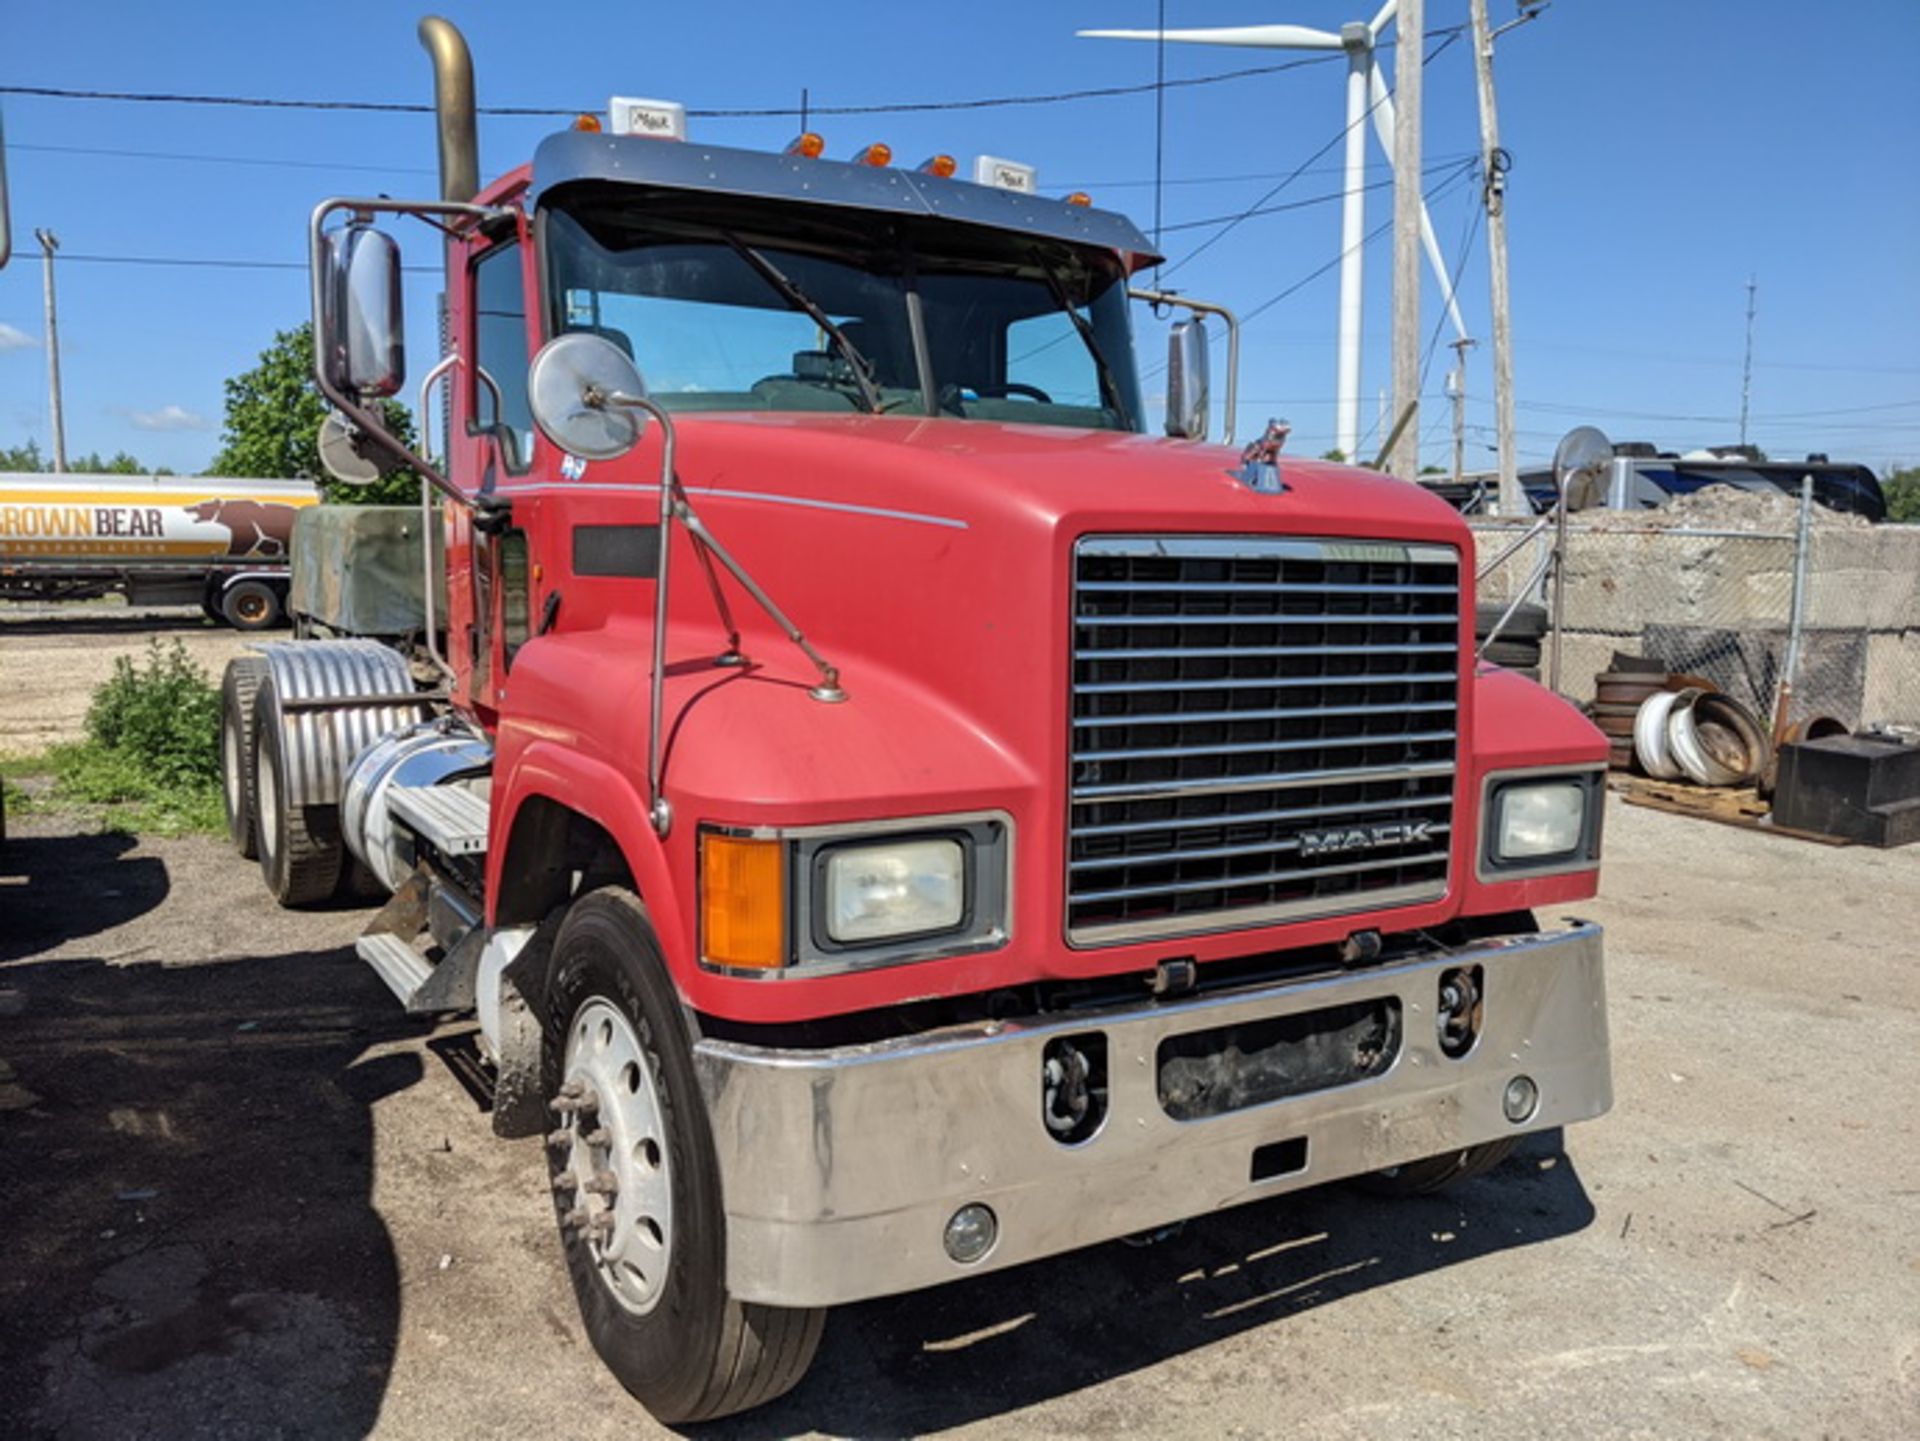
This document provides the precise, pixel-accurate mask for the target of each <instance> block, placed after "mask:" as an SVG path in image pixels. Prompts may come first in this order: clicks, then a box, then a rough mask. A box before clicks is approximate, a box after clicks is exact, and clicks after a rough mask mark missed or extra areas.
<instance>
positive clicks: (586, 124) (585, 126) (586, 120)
mask: <svg viewBox="0 0 1920 1441" xmlns="http://www.w3.org/2000/svg"><path fill="white" fill-rule="evenodd" d="M573 128H574V129H575V130H584V131H586V132H587V133H588V134H590V135H598V134H599V133H600V117H599V116H598V115H576V116H574V117H573Z"/></svg>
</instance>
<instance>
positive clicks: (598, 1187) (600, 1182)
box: [583, 1171, 620, 1198]
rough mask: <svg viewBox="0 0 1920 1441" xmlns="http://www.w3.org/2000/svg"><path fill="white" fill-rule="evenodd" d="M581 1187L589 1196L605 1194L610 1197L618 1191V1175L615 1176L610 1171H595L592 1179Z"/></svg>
mask: <svg viewBox="0 0 1920 1441" xmlns="http://www.w3.org/2000/svg"><path fill="white" fill-rule="evenodd" d="M583 1189H584V1190H585V1191H586V1193H587V1194H588V1195H589V1196H606V1197H609V1198H611V1197H612V1196H613V1195H614V1194H615V1193H616V1192H618V1191H619V1189H620V1180H619V1177H617V1176H615V1175H614V1174H613V1172H611V1171H595V1172H594V1173H593V1177H592V1179H590V1180H589V1181H588V1182H587V1184H586V1186H585V1187H584V1188H583Z"/></svg>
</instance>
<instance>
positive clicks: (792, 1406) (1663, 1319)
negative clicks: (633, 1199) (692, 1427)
mask: <svg viewBox="0 0 1920 1441" xmlns="http://www.w3.org/2000/svg"><path fill="white" fill-rule="evenodd" d="M29 639H31V637H30V636H22V635H20V634H19V633H17V632H7V633H6V638H5V641H4V642H0V644H4V647H5V648H4V650H3V651H0V665H4V666H5V667H6V671H7V675H8V677H9V679H11V677H12V676H13V675H14V674H15V669H14V667H15V663H16V661H17V658H18V656H19V654H20V653H21V650H22V648H23V641H25V640H29ZM117 639H118V638H117ZM102 648H103V649H104V646H103V647H102ZM53 829H54V828H53V827H52V826H50V824H49V823H48V822H46V821H44V820H35V821H33V822H32V823H31V825H28V826H19V827H16V830H15V836H14V839H13V841H12V842H11V843H10V845H9V847H8V848H7V850H6V851H5V852H4V853H0V1178H4V1180H0V1234H4V1235H5V1236H6V1238H7V1244H6V1248H5V1251H4V1260H0V1417H4V1418H6V1420H5V1421H4V1423H0V1433H4V1434H6V1435H8V1436H15V1435H22V1436H57V1437H61V1438H74V1441H78V1438H107V1437H147V1436H151V1437H165V1438H169V1441H171V1438H188V1437H202V1436H204V1437H255V1436H286V1437H324V1438H332V1437H351V1436H358V1435H362V1434H369V1433H371V1434H375V1435H378V1436H382V1437H392V1438H421V1441H425V1438H440V1437H445V1436H449V1435H456V1436H462V1437H495V1436H500V1437H531V1436H549V1435H564V1436H567V1437H573V1438H587V1437H598V1436H608V1437H612V1436H621V1437H631V1436H645V1435H654V1434H659V1432H658V1428H656V1427H654V1426H653V1425H652V1423H651V1422H650V1421H649V1420H648V1418H647V1417H646V1416H645V1415H644V1413H642V1412H640V1411H639V1410H638V1409H637V1407H635V1406H634V1405H633V1403H631V1402H630V1401H629V1400H628V1399H627V1397H626V1396H625V1394H624V1393H623V1392H622V1391H620V1389H619V1388H618V1386H617V1385H616V1384H615V1383H614V1382H613V1381H612V1380H611V1379H610V1378H609V1377H608V1376H607V1375H606V1373H605V1372H604V1371H603V1370H602V1369H601V1368H600V1366H599V1365H598V1363H597V1362H596V1360H595V1359H594V1357H593V1355H592V1353H591V1352H590V1351H589V1350H588V1349H587V1347H586V1346H585V1344H584V1341H583V1338H582V1336H581V1333H580V1329H579V1326H578V1324H577V1321H576V1318H575V1315H574V1309H573V1302H572V1298H571V1296H570V1294H569V1292H568V1289H567V1284H566V1280H565V1277H564V1275H563V1273H562V1271H561V1269H560V1264H559V1255H558V1244H557V1241H556V1239H555V1237H554V1235H553V1231H552V1222H551V1219H550V1210H549V1207H548V1202H547V1199H546V1196H545V1194H544V1189H543V1179H544V1168H543V1166H542V1164H541V1159H540V1155H539V1150H538V1142H537V1141H524V1142H515V1143H504V1142H499V1141H496V1140H494V1139H493V1138H492V1136H491V1134H490V1131H489V1128H488V1120H487V1117H486V1115H485V1114H484V1112H483V1110H482V1108H481V1106H480V1104H479V1103H478V1102H477V1101H476V1099H475V1097H474V1095H473V1094H472V1093H471V1092H470V1090H469V1089H468V1085H467V1082H466V1079H465V1078H466V1077H467V1076H468V1074H469V1073H470V1067H471V1062H472V1051H471V1043H470V1041H469V1040H468V1039H467V1028H465V1027H463V1026H447V1027H442V1028H439V1029H437V1030H428V1029H427V1028H425V1027H422V1026H419V1025H416V1024H413V1023H410V1022H408V1021H406V1020H405V1019H404V1018H403V1017H402V1016H400V1015H399V1014H398V1011H397V1008H396V1007H395V1006H394V1004H393V1002H392V1000H391V998H390V997H389V996H388V995H387V993H386V992H385V990H384V989H383V988H382V987H381V985H380V983H379V982H378V981H377V980H376V979H375V978H374V977H373V976H372V974H371V973H370V972H368V971H367V970H366V969H365V968H364V967H362V966H361V965H360V964H359V963H358V962H357V961H356V960H355V959H354V957H353V953H352V950H351V940H352V937H353V936H354V935H355V934H356V932H357V931H358V930H359V928H360V925H361V922H362V919H363V916H362V914H361V913H360V912H357V911H352V910H335V911H330V912H318V913H312V914H306V915H288V914H284V913H281V912H278V911H276V910H275V909H274V908H273V907H272V905H271V904H270V903H269V902H268V901H267V899H266V897H265V895H264V893H263V892H262V890H261V888H260V885H259V883H258V879H257V877H256V876H255V875H254V874H253V872H252V869H251V867H249V866H246V865H243V864H242V863H240V862H238V861H237V860H235V859H234V858H233V857H232V856H231V854H229V853H228V852H227V851H226V850H225V849H224V848H223V847H221V846H220V845H218V844H216V843H215V842H213V841H203V840H182V841H169V842H158V843H152V844H142V843H135V842H131V841H128V840H126V839H124V838H122V839H115V838H110V837H74V836H68V835H60V834H57V833H50V831H52V830H53ZM23 832H24V834H23ZM1608 843H1609V861H1608V868H1607V873H1606V881H1605V896H1604V898H1603V899H1602V900H1601V901H1600V902H1598V903H1595V904H1594V905H1592V906H1591V907H1588V908H1586V909H1587V910H1588V911H1589V912H1590V913H1591V914H1592V915H1594V916H1595V917H1596V918H1598V919H1600V920H1602V921H1604V922H1605V923H1606V924H1607V925H1608V926H1609V928H1610V936H1609V946H1610V968H1611V988H1612V996H1611V1009H1612V1018H1613V1025H1614V1040H1615V1051H1614V1060H1615V1079H1616V1089H1617V1104H1616V1108H1615V1110H1614V1111H1613V1113H1612V1114H1611V1115H1610V1116H1608V1117H1607V1118H1606V1119H1604V1120H1602V1121H1599V1122H1596V1123H1593V1124H1590V1125H1587V1126H1583V1127H1580V1128H1578V1129H1577V1130H1575V1131H1573V1132H1571V1133H1569V1134H1568V1135H1567V1136H1566V1137H1565V1138H1564V1141H1565V1147H1564V1150H1563V1149H1561V1147H1560V1145H1559V1144H1558V1142H1559V1139H1560V1138H1555V1137H1548V1138H1541V1139H1540V1140H1539V1141H1538V1142H1536V1143H1535V1144H1534V1145H1533V1146H1532V1147H1531V1148H1530V1149H1529V1150H1528V1152H1527V1153H1526V1154H1525V1155H1524V1156H1522V1157H1519V1158H1516V1159H1515V1160H1513V1161H1510V1162H1509V1163H1508V1164H1507V1165H1506V1166H1505V1167H1503V1168H1502V1169H1501V1170H1500V1171H1498V1172H1496V1173H1495V1174H1494V1175H1492V1176H1490V1177H1488V1178H1486V1179H1484V1180H1482V1181H1479V1182H1475V1183H1472V1184H1470V1185H1468V1186H1466V1187H1464V1188H1462V1189H1461V1190H1460V1191H1459V1192H1458V1193H1457V1194H1452V1195H1448V1196H1446V1197H1442V1198H1434V1199H1428V1200H1422V1201H1416V1202H1389V1201H1381V1200H1375V1199H1371V1198H1367V1197H1362V1196H1359V1195H1357V1194H1355V1193H1354V1192H1351V1191H1348V1190H1340V1189H1336V1190H1332V1191H1327V1192H1321V1193H1309V1194H1306V1195H1302V1196H1298V1197H1294V1198H1290V1199H1281V1200H1277V1201H1274V1202H1270V1203H1265V1204H1262V1205H1258V1206H1254V1207H1249V1208H1246V1209H1243V1210H1241V1211H1237V1212H1234V1213H1230V1214H1227V1215H1224V1216H1219V1217H1215V1218H1212V1219H1210V1220H1207V1221H1203V1222H1198V1223H1194V1224H1192V1225H1189V1226H1188V1227H1187V1228H1186V1229H1185V1230H1184V1231H1183V1232H1181V1233H1180V1234H1179V1235H1177V1236H1176V1237H1174V1238H1173V1239H1171V1240H1168V1241H1164V1242H1162V1243H1160V1244H1158V1245H1155V1246H1151V1247H1147V1248H1143V1249H1134V1248H1131V1247H1128V1246H1124V1245H1112V1246H1105V1247H1099V1248H1096V1249H1094V1250H1091V1251H1087V1252H1083V1253H1080V1254H1076V1255H1072V1256H1068V1257H1063V1258H1060V1259H1057V1260H1054V1261H1050V1262H1046V1263H1042V1264H1039V1265H1035V1266H1031V1267H1027V1268H1025V1269H1023V1270H1021V1271H1018V1272H1015V1273H1012V1274H1010V1275H1006V1276H1002V1277H998V1278H987V1279H983V1280H982V1281H980V1282H978V1283H963V1284H959V1285H954V1286H949V1287H947V1288H944V1289H942V1290H939V1291H935V1292H931V1293H927V1294H924V1295H921V1296H914V1297H907V1298H902V1299H898V1300H889V1301H879V1302H873V1303H869V1304H867V1305H863V1306H856V1307H850V1308H847V1309H846V1310H844V1311H842V1312H839V1313H837V1314H836V1315H835V1316H834V1317H833V1318H832V1320H831V1321H830V1323H829V1326H828V1330H827V1336H826V1341H825V1344H824V1346H823V1349H822V1352H821V1356H820V1359H819V1362H818V1364H817V1365H816V1367H815V1369H814V1372H813V1374H812V1376H811V1377H810V1378H809V1379H808V1380H807V1381H806V1383H804V1384H803V1386H802V1387H801V1388H800V1389H799V1390H798V1391H796V1392H795V1393H794V1394H793V1395H792V1396H790V1397H788V1398H787V1399H786V1400H784V1401H782V1402H779V1403H777V1404H776V1405H775V1406H773V1407H771V1408H769V1409H768V1410H766V1411H765V1412H762V1413H760V1414H758V1415H756V1416H753V1417H749V1418H743V1419H741V1420H739V1421H736V1422H733V1423H727V1424H724V1425H721V1426H717V1427H709V1428H706V1432H707V1433H708V1434H713V1435H718V1436H730V1437H733V1436H737V1437H756V1436H765V1435H786V1434H794V1433H809V1432H815V1431H817V1432H822V1433H828V1434H838V1435H860V1436H884V1435H898V1434H903V1433H925V1432H939V1431H946V1430H956V1431H959V1432H961V1433H963V1434H967V1435H976V1436H1029V1435H1041V1436H1080V1435H1091V1434H1101V1435H1105V1434H1114V1433H1127V1434H1137V1435H1141V1436H1154V1437H1159V1436H1182V1437H1187V1436H1191V1437H1196V1438H1198V1437H1216V1436H1269V1435H1311V1436H1315V1437H1321V1438H1341V1437H1372V1436H1418V1437H1428V1436H1441V1437H1449V1436H1461V1437H1467V1436H1471V1437H1475V1438H1504V1437H1538V1436H1541V1435H1549V1436H1551V1435H1579V1436H1595V1437H1614V1436H1620V1437H1641V1436H1650V1437H1699V1436H1726V1437H1741V1438H1745V1437H1782V1438H1788V1437H1791V1438H1801V1437H1811V1436H1820V1435H1826V1436H1834V1437H1847V1438H1872V1437H1888V1438H1892V1437H1906V1436H1911V1435H1913V1434H1915V1431H1916V1422H1917V1421H1920V1121H1916V1119H1915V1111H1914V1108H1913V1104H1912V1100H1913V1097H1914V1096H1915V1095H1916V1094H1920V966H1917V965H1916V961H1915V948H1914V942H1913V937H1914V936H1915V935H1916V934H1917V933H1920V848H1916V849H1914V850H1911V851H1907V852H1897V853H1877V852H1871V851H1863V850H1854V849H1829V848H1826V847H1822V846H1815V845H1808V844H1803V843H1797V842H1792V841H1785V840H1778V839H1774V838H1770V837H1763V836H1758V835H1754V834H1750V833H1745V832H1738V831H1732V830H1726V829H1722V828H1718V827H1713V826H1709V825H1706V824H1704V823H1700V822H1689V821H1683V820H1678V819H1674V818H1671V817H1668V816H1664V815H1659V814H1655V813H1651V812H1648V811H1644V810H1637V809H1634V808H1631V807H1625V806H1620V805H1618V804H1616V805H1615V806H1614V809H1613V813H1612V815H1610V816H1609V818H1608Z"/></svg>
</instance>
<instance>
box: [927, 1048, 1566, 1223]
mask: <svg viewBox="0 0 1920 1441" xmlns="http://www.w3.org/2000/svg"><path fill="white" fill-rule="evenodd" d="M1500 1106H1501V1109H1503V1110H1504V1111H1505V1112H1506V1113H1507V1119H1508V1120H1509V1121H1512V1122H1513V1123H1514V1125H1516V1126H1517V1125H1519V1124H1520V1123H1521V1122H1523V1121H1531V1120H1532V1119H1533V1113H1534V1112H1535V1111H1537V1110H1539V1109H1540V1088H1539V1087H1538V1086H1536V1085H1534V1083H1533V1077H1532V1076H1515V1077H1514V1078H1513V1079H1512V1080H1511V1081H1508V1082H1507V1093H1506V1094H1505V1095H1504V1096H1502V1097H1501V1098H1500ZM949 1229H951V1228H949Z"/></svg>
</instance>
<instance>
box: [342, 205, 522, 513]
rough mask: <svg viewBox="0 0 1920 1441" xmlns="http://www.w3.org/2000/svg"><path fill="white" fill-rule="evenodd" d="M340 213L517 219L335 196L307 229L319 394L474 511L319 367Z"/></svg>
mask: <svg viewBox="0 0 1920 1441" xmlns="http://www.w3.org/2000/svg"><path fill="white" fill-rule="evenodd" d="M336 210H347V211H351V212H353V213H354V214H355V215H363V216H371V215H374V214H378V213H386V214H389V215H415V216H421V217H426V216H434V215H446V216H453V217H456V218H465V219H467V220H468V221H470V222H471V223H473V224H476V225H477V224H481V223H483V222H485V221H487V220H492V219H496V218H499V217H503V216H507V215H510V214H512V212H511V211H509V210H503V209H500V208H499V207H497V206H489V205H471V204H465V203H461V202H456V201H447V200H354V199H345V198H341V197H338V196H336V197H335V198H333V199H331V200H323V201H321V202H320V203H319V204H318V205H316V206H315V207H314V208H313V218H312V220H311V221H310V222H309V225H308V249H309V257H308V269H309V270H310V271H311V282H312V291H313V297H312V298H313V345H314V367H313V378H314V382H315V383H316V384H317V385H318V386H319V387H320V393H321V394H322V395H323V396H325V397H326V398H327V399H328V400H329V401H331V402H332V403H333V405H334V406H335V407H337V408H338V409H339V411H340V412H341V414H343V415H345V416H346V417H347V419H349V420H351V421H352V422H353V423H354V424H355V425H357V426H359V427H360V428H361V430H363V431H366V432H367V433H369V434H371V435H376V436H379V437H380V443H381V444H382V445H384V446H385V447H386V448H387V449H389V450H391V451H392V452H393V453H394V454H395V455H397V456H398V457H400V459H402V460H403V461H405V462H406V465H407V468H408V469H410V470H412V471H413V472H414V474H416V475H418V476H419V477H420V478H421V479H422V480H424V481H426V482H427V484H429V485H431V486H432V487H433V488H434V489H435V490H437V491H439V492H440V493H441V494H442V495H444V496H445V497H446V498H447V499H448V500H451V501H453V502H455V503H456V504H459V505H464V506H466V507H467V508H469V509H471V508H472V506H473V501H472V500H471V499H470V498H469V497H468V496H467V494H466V493H465V492H464V491H462V490H461V489H460V488H459V487H458V486H456V485H455V484H454V483H453V482H452V481H451V480H449V479H448V478H447V477H446V476H445V475H443V474H442V473H441V471H440V469H439V468H438V467H437V466H435V465H434V464H433V462H432V461H430V460H427V459H426V458H425V457H424V456H421V455H419V454H417V453H416V452H414V451H412V450H409V449H408V448H407V447H406V446H404V445H402V444H401V443H400V442H399V441H398V440H396V439H394V438H393V437H392V436H391V435H390V434H389V433H388V431H387V427H386V425H385V423H384V422H383V420H382V419H381V416H380V414H379V412H378V411H377V410H375V409H374V408H373V407H371V406H366V405H362V404H361V403H360V400H359V398H358V397H357V396H353V395H349V394H347V393H346V392H344V391H341V390H337V389H335V388H334V386H333V384H332V382H331V381H329V380H328V379H327V374H326V369H327V368H326V366H324V365H322V364H321V363H320V341H321V333H320V322H321V315H322V313H323V309H324V304H325V302H324V296H325V290H326V265H325V263H324V262H325V253H326V252H325V248H324V247H325V244H326V240H325V236H324V234H323V230H324V226H325V222H326V219H327V217H328V216H329V215H331V214H333V213H334V212H335V211H336Z"/></svg>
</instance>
